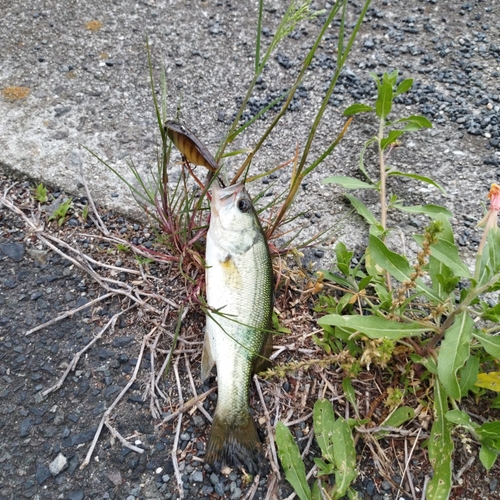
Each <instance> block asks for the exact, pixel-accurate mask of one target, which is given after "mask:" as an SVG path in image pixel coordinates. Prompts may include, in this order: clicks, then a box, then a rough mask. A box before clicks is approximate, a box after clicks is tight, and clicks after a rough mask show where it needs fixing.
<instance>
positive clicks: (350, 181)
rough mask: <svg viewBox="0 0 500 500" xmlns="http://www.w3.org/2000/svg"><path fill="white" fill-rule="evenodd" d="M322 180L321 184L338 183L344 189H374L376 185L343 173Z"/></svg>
mask: <svg viewBox="0 0 500 500" xmlns="http://www.w3.org/2000/svg"><path fill="white" fill-rule="evenodd" d="M322 182H323V184H339V185H340V186H342V187H345V188H346V189H376V186H374V185H373V184H368V183H367V182H364V181H360V180H359V179H356V178H354V177H348V176H345V175H334V176H332V177H328V178H326V179H324V180H323V181H322Z"/></svg>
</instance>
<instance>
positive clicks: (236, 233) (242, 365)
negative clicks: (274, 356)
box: [202, 180, 273, 473]
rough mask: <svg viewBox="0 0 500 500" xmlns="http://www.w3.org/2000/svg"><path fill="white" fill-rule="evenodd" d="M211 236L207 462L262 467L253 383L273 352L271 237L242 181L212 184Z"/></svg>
mask: <svg viewBox="0 0 500 500" xmlns="http://www.w3.org/2000/svg"><path fill="white" fill-rule="evenodd" d="M212 186H213V187H212V202H211V220H210V227H209V231H208V235H207V249H206V284H207V285H206V286H207V304H208V306H209V307H210V310H209V312H208V313H207V323H206V333H205V343H204V347H203V357H202V379H206V378H207V376H208V375H209V373H210V370H211V368H212V367H213V365H214V364H215V365H216V367H217V383H218V399H217V408H216V411H215V415H214V420H213V423H212V431H211V434H210V438H209V442H208V445H207V453H206V456H205V461H206V462H207V463H211V464H213V465H215V466H219V465H221V464H224V463H225V464H228V465H233V466H240V467H244V468H245V469H246V470H247V471H248V472H250V473H256V472H257V471H258V470H260V468H261V467H260V466H261V464H260V463H259V462H260V461H261V459H260V458H259V453H260V442H259V438H258V435H257V431H256V428H255V425H254V422H253V419H252V417H251V415H250V412H249V404H248V398H249V384H250V379H251V375H252V372H253V371H254V370H255V367H256V366H255V365H256V364H259V361H261V360H262V359H263V358H262V354H264V355H269V354H270V353H269V350H270V347H272V344H271V343H270V336H269V327H270V323H271V315H272V307H273V297H272V295H273V290H272V289H273V274H272V264H271V257H270V255H269V248H268V245H267V241H266V238H265V236H264V233H263V231H262V228H261V225H260V223H259V219H258V217H257V214H256V213H255V210H254V208H253V205H252V202H251V199H250V197H249V195H248V193H247V192H246V190H245V188H244V186H243V185H242V184H236V185H233V186H229V187H227V188H222V187H220V186H219V185H218V181H217V180H216V181H215V182H214V183H213V185H212Z"/></svg>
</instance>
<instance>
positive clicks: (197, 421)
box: [193, 415, 205, 427]
mask: <svg viewBox="0 0 500 500" xmlns="http://www.w3.org/2000/svg"><path fill="white" fill-rule="evenodd" d="M193 424H194V425H195V427H203V426H204V425H205V420H204V418H203V417H201V416H200V415H193Z"/></svg>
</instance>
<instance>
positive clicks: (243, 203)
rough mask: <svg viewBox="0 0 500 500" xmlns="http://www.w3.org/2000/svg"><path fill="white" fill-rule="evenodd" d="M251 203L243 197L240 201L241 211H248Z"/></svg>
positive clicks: (239, 207)
mask: <svg viewBox="0 0 500 500" xmlns="http://www.w3.org/2000/svg"><path fill="white" fill-rule="evenodd" d="M251 206H252V205H251V204H250V202H249V201H248V200H246V199H245V198H242V199H241V200H239V201H238V209H239V211H240V212H243V213H246V212H248V211H249V210H250V208H251Z"/></svg>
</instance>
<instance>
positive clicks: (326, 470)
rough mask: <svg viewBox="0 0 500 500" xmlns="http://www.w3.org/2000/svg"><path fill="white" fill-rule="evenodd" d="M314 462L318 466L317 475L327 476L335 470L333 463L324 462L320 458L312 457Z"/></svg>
mask: <svg viewBox="0 0 500 500" xmlns="http://www.w3.org/2000/svg"><path fill="white" fill-rule="evenodd" d="M314 463H315V464H316V466H317V467H318V476H329V475H330V474H333V473H334V471H335V465H334V464H333V463H326V462H325V461H324V460H323V459H321V458H317V457H315V458H314Z"/></svg>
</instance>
